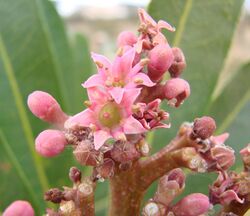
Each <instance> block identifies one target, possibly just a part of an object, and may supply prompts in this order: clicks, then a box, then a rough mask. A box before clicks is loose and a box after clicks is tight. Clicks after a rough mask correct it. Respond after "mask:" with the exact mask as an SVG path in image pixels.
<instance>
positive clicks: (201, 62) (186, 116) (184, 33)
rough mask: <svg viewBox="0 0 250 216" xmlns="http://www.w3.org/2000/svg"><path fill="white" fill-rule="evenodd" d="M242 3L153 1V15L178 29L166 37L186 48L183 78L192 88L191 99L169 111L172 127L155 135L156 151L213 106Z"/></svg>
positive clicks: (194, 0)
mask: <svg viewBox="0 0 250 216" xmlns="http://www.w3.org/2000/svg"><path fill="white" fill-rule="evenodd" d="M242 2H243V1H242V0H240V1H238V0H222V1H217V0H211V1H199V0H187V1H182V0H167V1H159V0H152V2H151V4H150V5H149V12H150V14H151V15H152V16H153V17H154V18H155V19H156V20H159V19H162V20H166V21H168V22H170V23H171V24H172V25H174V26H175V27H176V32H175V33H166V36H167V38H168V40H169V42H170V44H171V45H173V46H178V47H181V48H182V49H183V51H184V54H185V56H186V61H187V69H186V71H184V74H183V77H184V79H186V80H188V82H189V83H190V86H191V96H190V98H189V99H188V100H186V101H185V103H184V104H183V105H182V106H181V107H180V108H178V109H171V108H167V110H169V112H170V117H171V123H172V127H171V129H169V130H162V131H161V132H159V133H158V134H157V136H156V138H155V139H154V136H151V137H152V138H151V139H152V140H154V141H153V143H155V144H156V145H155V146H156V147H155V148H157V149H159V148H160V147H162V146H164V145H165V144H166V143H168V141H169V140H170V139H171V138H172V137H173V136H174V135H175V133H176V131H177V129H178V127H179V125H180V124H181V123H182V122H183V121H192V120H193V119H194V118H195V117H197V116H201V115H202V114H204V112H205V110H206V107H207V106H208V105H209V104H210V102H211V97H212V93H213V91H214V88H215V86H216V83H217V79H218V76H219V74H220V71H221V70H222V68H223V65H224V62H225V58H226V56H227V52H228V50H229V47H230V43H231V40H232V37H233V33H234V29H235V26H236V24H237V21H238V19H239V15H240V11H241V6H242ZM165 108H166V107H165ZM162 140H164V142H162Z"/></svg>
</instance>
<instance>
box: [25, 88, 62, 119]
mask: <svg viewBox="0 0 250 216" xmlns="http://www.w3.org/2000/svg"><path fill="white" fill-rule="evenodd" d="M27 104H28V107H29V109H30V111H31V112H32V113H33V114H34V115H35V116H36V117H38V118H40V119H41V120H43V121H46V122H49V123H54V124H62V123H63V122H64V121H65V120H66V119H67V115H66V114H65V113H64V112H63V111H62V110H61V107H60V105H59V104H58V102H57V101H56V100H55V98H54V97H52V96H51V95H50V94H48V93H47V92H43V91H34V92H32V93H31V94H29V96H28V100H27Z"/></svg>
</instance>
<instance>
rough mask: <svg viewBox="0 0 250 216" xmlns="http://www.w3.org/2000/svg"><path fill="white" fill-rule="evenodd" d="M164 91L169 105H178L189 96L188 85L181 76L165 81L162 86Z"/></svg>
mask: <svg viewBox="0 0 250 216" xmlns="http://www.w3.org/2000/svg"><path fill="white" fill-rule="evenodd" d="M164 93H165V97H166V99H167V100H169V105H172V106H175V107H178V106H180V104H181V103H182V102H183V101H184V100H185V99H186V98H188V97H189V95H190V87H189V84H188V82H187V81H186V80H184V79H181V78H173V79H170V80H168V81H167V82H166V84H165V86H164Z"/></svg>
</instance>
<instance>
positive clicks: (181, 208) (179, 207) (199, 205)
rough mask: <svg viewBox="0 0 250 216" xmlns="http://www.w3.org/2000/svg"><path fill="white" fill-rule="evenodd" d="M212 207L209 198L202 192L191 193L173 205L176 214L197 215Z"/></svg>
mask: <svg viewBox="0 0 250 216" xmlns="http://www.w3.org/2000/svg"><path fill="white" fill-rule="evenodd" d="M209 208H210V203H209V199H208V197H207V196H205V195H203V194H201V193H194V194H190V195H188V196H186V197H184V198H183V199H181V200H180V201H179V202H178V203H177V204H175V205H174V206H173V207H172V211H173V212H174V215H175V216H197V215H202V214H205V213H206V212H207V211H208V210H209Z"/></svg>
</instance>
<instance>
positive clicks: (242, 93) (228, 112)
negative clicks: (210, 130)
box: [207, 64, 250, 134]
mask: <svg viewBox="0 0 250 216" xmlns="http://www.w3.org/2000/svg"><path fill="white" fill-rule="evenodd" d="M249 80H250V64H247V65H244V66H243V67H242V68H241V69H240V70H239V71H238V72H237V73H236V74H235V76H234V77H233V78H232V80H231V82H230V83H229V84H228V85H227V86H226V87H225V89H224V90H223V91H222V93H221V94H220V95H219V96H218V97H217V98H216V99H215V101H213V102H212V104H211V107H210V109H209V111H208V112H207V113H208V115H210V116H212V117H213V118H214V119H216V123H217V133H218V134H220V133H222V132H224V131H225V130H226V129H227V128H228V126H230V124H231V123H232V121H233V120H234V119H235V117H236V116H237V115H238V113H239V112H240V110H241V109H242V108H243V107H244V105H245V104H246V103H247V102H248V101H249V100H250V85H249Z"/></svg>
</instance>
